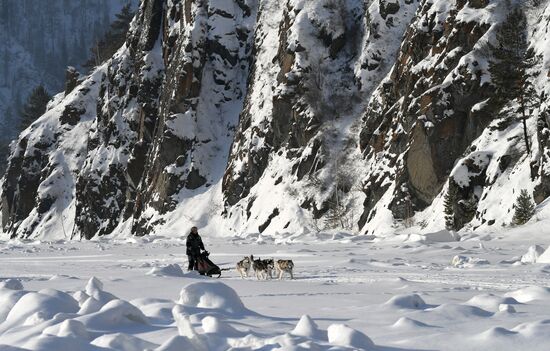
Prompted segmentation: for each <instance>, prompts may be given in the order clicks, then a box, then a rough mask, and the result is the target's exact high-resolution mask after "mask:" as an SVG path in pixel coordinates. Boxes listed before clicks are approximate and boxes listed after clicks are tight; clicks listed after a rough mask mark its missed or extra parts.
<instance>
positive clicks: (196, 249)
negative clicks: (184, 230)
mask: <svg viewBox="0 0 550 351" xmlns="http://www.w3.org/2000/svg"><path fill="white" fill-rule="evenodd" d="M185 245H186V246H187V250H186V253H187V259H188V261H189V266H187V270H188V271H191V270H196V271H198V270H199V268H198V260H197V259H198V257H199V256H200V254H201V250H203V251H204V244H203V243H202V239H201V236H200V235H199V231H198V229H197V227H193V228H191V233H189V235H188V236H187V241H186V243H185Z"/></svg>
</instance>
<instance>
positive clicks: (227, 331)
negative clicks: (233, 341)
mask: <svg viewBox="0 0 550 351" xmlns="http://www.w3.org/2000/svg"><path fill="white" fill-rule="evenodd" d="M201 322H202V330H203V331H204V332H205V333H206V334H217V335H224V336H231V337H235V336H237V335H240V334H241V332H239V331H238V330H237V329H235V328H233V327H232V326H230V325H229V324H227V323H224V322H223V321H221V320H220V319H219V318H217V317H214V316H207V317H205V318H203V320H202V321H201Z"/></svg>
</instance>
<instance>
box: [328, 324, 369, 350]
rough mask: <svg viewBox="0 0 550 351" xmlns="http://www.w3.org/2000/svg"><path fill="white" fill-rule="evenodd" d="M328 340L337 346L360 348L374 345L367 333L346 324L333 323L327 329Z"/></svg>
mask: <svg viewBox="0 0 550 351" xmlns="http://www.w3.org/2000/svg"><path fill="white" fill-rule="evenodd" d="M327 335H328V342H329V343H331V344H332V345H336V346H350V347H354V348H358V349H360V350H368V349H369V348H373V347H374V343H373V342H372V340H371V339H370V338H369V337H368V336H366V335H365V334H363V333H361V332H359V331H357V330H355V329H352V328H350V327H348V326H347V325H345V324H331V325H330V326H329V327H328V329H327Z"/></svg>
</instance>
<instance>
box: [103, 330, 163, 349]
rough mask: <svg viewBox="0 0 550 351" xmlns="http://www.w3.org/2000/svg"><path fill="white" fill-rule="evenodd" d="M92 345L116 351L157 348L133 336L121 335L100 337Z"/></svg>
mask: <svg viewBox="0 0 550 351" xmlns="http://www.w3.org/2000/svg"><path fill="white" fill-rule="evenodd" d="M92 345H95V346H99V347H105V348H110V349H112V350H117V351H143V350H152V349H154V348H156V347H157V346H158V345H156V344H153V343H151V342H148V341H145V340H143V339H140V338H137V337H135V336H132V335H128V334H123V333H116V334H106V335H102V336H100V337H98V338H97V339H95V340H94V341H92Z"/></svg>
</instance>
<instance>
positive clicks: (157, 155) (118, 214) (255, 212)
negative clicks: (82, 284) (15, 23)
mask: <svg viewBox="0 0 550 351" xmlns="http://www.w3.org/2000/svg"><path fill="white" fill-rule="evenodd" d="M515 5H518V6H522V7H523V8H524V10H525V11H526V13H527V15H528V18H529V28H528V31H529V38H530V41H531V42H532V44H533V47H534V48H535V49H536V50H537V52H539V53H541V54H542V55H543V57H544V58H543V61H542V63H541V66H540V67H537V70H538V72H539V75H538V77H537V78H536V84H537V85H538V88H539V89H540V90H548V89H549V87H550V84H549V83H548V79H549V76H548V72H549V62H550V58H549V57H550V56H549V52H548V49H547V48H548V45H547V41H548V39H547V35H546V33H547V31H548V30H549V28H548V26H549V25H550V24H549V18H550V15H549V11H550V8H549V6H550V4H549V2H548V1H541V2H540V3H539V4H538V5H533V3H532V2H509V1H505V0H499V1H497V0H495V1H479V0H471V1H465V0H464V1H457V2H448V1H443V0H423V1H414V0H376V1H372V2H364V1H359V0H357V1H355V0H350V1H343V0H319V1H298V0H287V1H284V2H283V3H281V2H280V1H271V0H261V1H260V0H247V1H241V0H238V1H237V0H234V1H221V0H211V1H204V2H198V3H197V2H193V1H189V0H180V1H176V0H170V1H162V0H155V1H147V2H142V3H141V6H140V10H139V11H138V13H137V15H136V18H135V19H134V21H133V23H132V28H131V30H130V33H129V36H128V40H127V42H126V44H125V45H124V47H123V48H121V50H119V52H118V53H117V54H116V55H115V56H114V57H113V58H112V59H111V60H109V62H108V63H107V64H106V66H105V67H103V68H102V69H101V70H102V72H103V73H101V74H100V73H97V74H98V75H99V76H96V78H95V79H96V81H97V83H98V84H99V88H98V91H97V93H93V95H87V97H82V101H78V99H77V100H71V101H69V100H70V98H69V97H65V98H63V97H61V96H60V97H59V98H58V99H57V100H56V101H55V103H54V104H53V106H67V105H74V106H78V105H80V106H84V105H88V104H93V103H94V102H93V101H88V100H87V99H88V98H90V99H92V98H95V99H96V100H95V105H97V109H96V112H95V115H93V116H91V115H90V118H92V119H93V120H92V121H91V122H90V123H89V124H83V125H82V126H80V123H81V122H78V121H77V122H76V126H75V127H74V128H72V127H71V128H72V129H74V130H75V131H79V133H80V134H78V135H77V134H74V135H73V136H71V137H70V139H71V140H74V141H75V142H76V140H79V141H80V142H81V143H83V144H85V145H83V146H82V149H81V150H82V152H78V153H76V154H75V155H77V156H74V158H75V159H78V162H77V163H75V164H78V165H79V167H80V168H79V172H75V174H74V176H71V177H70V178H71V179H68V178H67V179H66V181H63V182H59V183H56V184H58V185H54V183H50V181H49V177H50V175H51V174H66V172H65V171H64V170H63V166H62V165H63V163H62V162H51V167H45V165H46V163H45V162H38V163H35V159H41V160H46V159H48V158H49V157H50V153H51V152H52V151H51V150H53V149H54V145H55V143H54V141H52V140H50V139H40V138H34V137H33V138H31V139H30V143H29V144H28V145H26V144H25V145H23V144H24V143H26V141H25V140H26V136H28V135H34V134H36V133H38V134H40V133H41V131H40V130H41V129H47V128H48V127H47V126H48V125H55V124H56V123H60V122H59V121H61V120H62V119H63V118H65V117H63V114H60V113H57V114H56V113H48V114H46V115H45V116H44V117H43V118H42V119H41V120H40V122H39V123H37V124H36V125H35V126H34V129H33V130H34V131H31V132H29V131H26V132H25V133H23V134H22V135H21V137H20V140H19V144H20V145H21V148H22V149H26V148H28V149H29V150H32V151H33V154H32V157H31V156H28V157H27V156H25V157H23V158H22V159H21V155H30V153H28V152H27V153H16V154H14V155H13V156H12V159H11V161H10V167H9V172H10V173H9V174H10V175H8V176H6V177H5V178H4V183H3V189H4V190H3V195H2V198H3V201H2V211H3V214H2V222H3V228H4V232H5V233H6V235H9V236H21V237H50V238H53V237H61V236H62V235H65V236H68V237H74V238H79V237H84V238H91V237H93V236H95V235H98V234H99V235H105V234H110V233H115V234H116V235H128V234H137V235H143V234H147V233H157V234H159V233H161V234H166V235H175V234H177V233H178V232H179V231H181V230H183V229H182V228H187V227H188V226H190V225H198V226H199V227H201V228H205V229H208V230H212V231H215V232H217V233H218V234H219V235H249V234H255V233H259V232H260V233H263V234H269V235H274V236H283V235H285V234H287V233H290V234H295V235H307V234H308V233H315V232H327V231H332V230H336V231H340V230H346V231H351V232H353V233H363V234H374V235H377V236H387V235H393V234H395V233H400V232H404V233H418V232H426V233H429V232H436V231H438V230H440V229H442V228H443V227H444V220H443V218H444V214H443V196H444V194H445V193H446V192H447V191H448V190H449V189H451V190H453V191H456V192H457V193H458V194H459V196H458V198H457V200H456V203H455V204H453V206H454V207H455V210H456V213H457V218H458V219H457V222H458V223H459V225H460V227H461V228H464V230H465V231H469V230H483V231H493V230H496V229H497V228H501V227H502V226H503V225H508V224H509V223H510V217H511V215H512V212H513V207H512V206H513V203H514V201H515V198H516V196H517V194H518V193H519V191H520V190H521V189H526V190H528V191H529V192H531V194H532V195H533V198H534V199H535V201H536V202H537V204H539V206H538V208H537V211H538V212H537V213H538V214H537V216H536V218H535V219H534V221H536V220H545V219H546V218H547V217H546V215H545V214H546V213H547V212H548V210H547V209H546V204H547V203H548V202H545V201H544V200H545V199H546V198H548V197H549V196H550V168H549V162H550V144H549V143H548V140H549V139H548V135H549V133H550V132H549V131H550V128H548V126H549V125H550V124H549V121H547V118H548V117H546V116H548V114H547V110H548V106H547V103H546V102H545V101H543V103H542V104H541V105H540V107H539V108H538V109H536V110H535V111H534V116H533V117H532V118H530V120H529V121H528V127H529V134H530V137H531V142H532V144H533V153H532V154H531V155H527V154H526V152H525V146H524V145H523V144H522V141H521V132H522V131H521V125H520V124H519V122H517V120H514V119H503V118H501V117H500V112H501V111H500V110H499V109H500V107H497V106H496V105H495V104H493V103H491V101H492V100H491V98H492V97H493V94H494V88H493V87H492V86H491V77H490V74H489V72H488V61H489V60H490V59H491V57H490V51H489V50H488V49H487V45H488V44H489V43H494V41H495V40H496V38H495V33H496V30H497V28H498V26H499V25H500V24H501V23H502V21H503V20H504V19H505V18H506V14H507V13H508V12H509V11H510V10H511V9H512V7H513V6H515ZM52 108H53V109H54V110H55V111H59V110H60V109H61V108H57V109H55V107H52ZM90 111H91V110H90ZM84 120H85V121H88V119H87V118H85V119H83V121H84ZM86 123H88V122H86ZM33 133H34V134H33ZM64 133H65V132H63V131H60V132H59V134H60V136H57V137H59V138H62V137H63V136H62V135H63V134H64ZM75 133H76V132H75ZM41 140H42V141H43V142H42V141H41ZM56 150H58V152H59V155H67V157H69V158H70V157H72V156H71V155H72V154H73V151H72V149H71V148H69V147H67V148H66V149H65V146H62V147H61V148H59V149H56ZM30 175H33V176H32V177H31V176H30ZM64 177H67V175H65V176H64ZM58 186H59V187H61V188H63V189H56V190H55V191H54V190H53V188H55V187H58ZM46 189H49V190H47V191H46ZM48 194H49V195H48ZM54 194H55V195H54ZM62 194H71V195H70V196H69V198H68V200H67V201H68V203H70V204H71V205H70V206H67V205H62V203H65V202H60V200H59V199H60V198H61V197H65V195H62ZM44 198H51V200H49V201H47V203H48V204H49V205H48V206H45V205H44V204H43V203H44V201H42V199H44ZM58 200H59V201H58ZM41 204H42V205H41ZM463 204H468V208H467V210H468V211H466V209H465V208H462V207H461V206H463ZM67 208H70V210H69V211H68V210H66V209H67ZM36 213H40V215H35V214H36ZM60 213H63V215H60ZM38 218H49V219H48V220H51V221H53V222H55V223H58V224H57V225H56V226H57V227H59V223H65V224H66V227H65V233H64V234H61V232H60V231H59V230H51V227H48V226H45V225H43V226H42V225H38V224H37V223H42V221H43V220H42V219H38Z"/></svg>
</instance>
